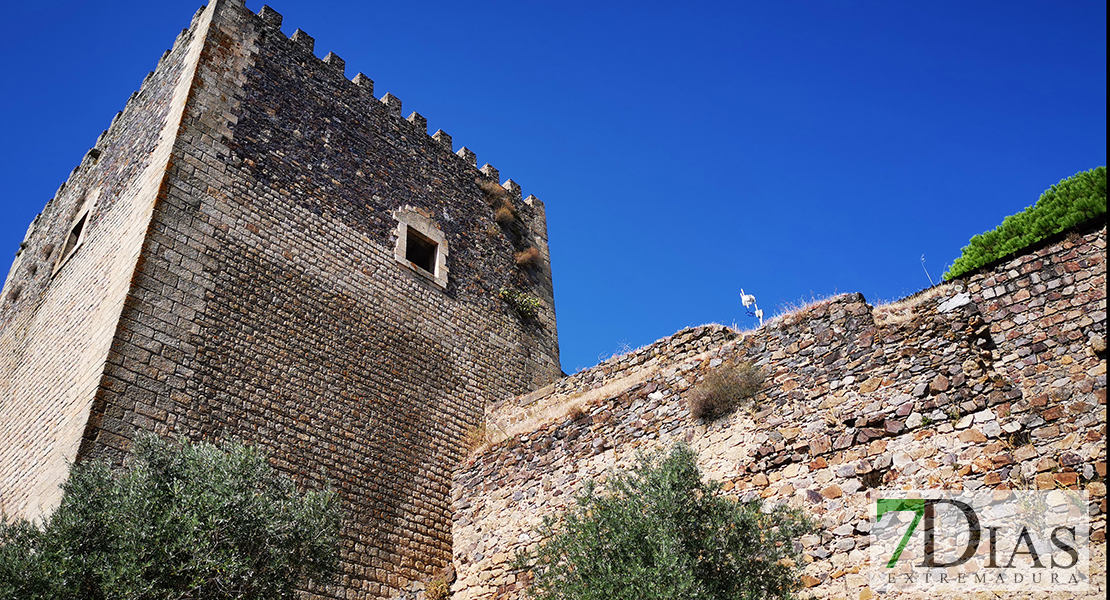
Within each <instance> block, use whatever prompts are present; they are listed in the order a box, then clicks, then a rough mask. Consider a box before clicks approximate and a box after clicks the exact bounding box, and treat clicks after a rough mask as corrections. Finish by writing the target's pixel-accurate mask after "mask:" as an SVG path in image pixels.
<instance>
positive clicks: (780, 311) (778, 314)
mask: <svg viewBox="0 0 1110 600" xmlns="http://www.w3.org/2000/svg"><path fill="white" fill-rule="evenodd" d="M846 295H847V294H832V295H831V296H817V295H816V294H813V293H812V292H810V295H809V300H806V299H805V298H798V299H797V300H793V301H788V302H784V303H782V304H779V305H778V307H777V308H776V311H775V316H773V317H771V318H770V320H769V321H768V323H772V322H775V321H781V320H782V319H783V318H785V317H790V316H793V317H799V316H802V315H804V314H805V313H807V312H809V311H811V310H813V309H815V308H817V307H818V306H821V305H824V304H828V303H830V302H832V301H833V300H836V299H837V298H840V297H841V296H846Z"/></svg>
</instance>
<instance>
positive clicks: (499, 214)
mask: <svg viewBox="0 0 1110 600" xmlns="http://www.w3.org/2000/svg"><path fill="white" fill-rule="evenodd" d="M493 220H494V221H497V222H498V223H499V224H501V225H508V224H509V223H512V222H513V221H515V220H516V211H514V210H513V207H511V206H509V205H508V203H506V204H502V205H501V207H500V208H498V209H497V210H496V211H494V213H493Z"/></svg>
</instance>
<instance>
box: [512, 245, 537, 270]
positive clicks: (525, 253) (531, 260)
mask: <svg viewBox="0 0 1110 600" xmlns="http://www.w3.org/2000/svg"><path fill="white" fill-rule="evenodd" d="M513 260H515V261H516V264H517V266H520V267H527V266H532V265H536V264H539V262H540V251H539V250H537V249H536V248H535V247H534V246H529V247H528V248H527V249H525V250H521V251H520V252H517V253H516V254H514V255H513Z"/></svg>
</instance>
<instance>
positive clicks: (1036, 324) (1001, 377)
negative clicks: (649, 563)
mask: <svg viewBox="0 0 1110 600" xmlns="http://www.w3.org/2000/svg"><path fill="white" fill-rule="evenodd" d="M1083 240H1084V243H1083V248H1084V253H1083V254H1082V257H1080V256H1079V255H1077V254H1069V253H1068V252H1065V251H1064V250H1063V249H1062V248H1061V246H1059V245H1057V246H1046V247H1045V248H1042V249H1039V250H1036V251H1035V253H1034V254H1033V255H1031V257H1030V258H1028V260H1033V259H1036V260H1038V261H1041V264H1042V265H1043V266H1042V267H1041V268H1040V270H1039V271H1036V272H1038V273H1041V277H1042V278H1041V281H1048V280H1060V279H1062V277H1064V275H1061V274H1060V273H1061V272H1062V273H1067V271H1060V272H1057V271H1056V269H1055V267H1056V266H1057V265H1059V264H1062V263H1069V262H1071V261H1077V260H1084V261H1087V262H1086V264H1087V265H1088V267H1087V268H1088V270H1089V274H1088V275H1087V276H1086V277H1085V279H1091V280H1093V283H1097V284H1098V286H1103V285H1104V283H1105V258H1104V249H1105V230H1104V229H1099V230H1095V231H1090V232H1087V233H1085V234H1084V237H1083ZM1022 260H1027V258H1023V259H1022ZM1031 272H1032V271H1031ZM1082 272H1083V273H1088V271H1086V270H1085V271H1082ZM1020 273H1021V272H1020V271H1019V275H1017V276H1016V277H1018V278H1021V277H1023V276H1027V275H1028V273H1027V274H1026V275H1021V274H1020ZM1012 277H1015V276H1014V275H1012V274H1011V272H1010V269H1001V270H998V271H988V272H983V273H979V274H975V275H973V276H970V277H969V278H968V279H966V280H965V281H963V282H962V285H964V286H965V287H966V289H967V293H968V294H969V295H970V298H971V301H970V302H967V303H965V304H962V305H961V306H957V307H954V308H953V309H952V310H950V311H949V312H946V313H941V312H939V311H938V310H937V309H938V306H937V305H938V303H939V301H940V299H941V298H943V296H944V295H945V294H944V293H943V290H941V292H940V293H938V294H937V295H935V296H924V295H923V297H919V298H916V299H910V300H907V301H904V302H905V304H904V305H901V306H900V305H897V304H896V305H894V306H892V307H889V308H888V307H883V309H872V308H871V307H869V306H868V305H866V304H865V303H863V301H862V298H859V297H858V296H843V297H840V298H837V299H834V300H831V301H828V302H826V303H823V304H822V305H820V306H817V307H813V308H811V309H810V310H809V311H807V312H803V313H800V314H795V315H788V316H786V317H783V318H781V319H778V320H776V321H774V322H772V323H771V324H769V325H768V326H766V327H763V328H761V329H759V330H756V331H752V332H745V333H744V335H743V336H742V337H741V338H739V339H724V338H722V337H719V334H718V333H717V332H716V331H715V330H714V329H712V328H703V329H700V330H693V331H683V332H680V333H679V334H676V336H675V337H674V338H668V339H664V340H660V341H659V342H656V343H655V344H653V345H652V346H650V348H651V349H652V350H651V355H650V361H651V365H650V372H648V373H645V374H642V375H639V376H637V377H629V375H628V374H629V373H630V372H632V369H635V368H636V366H638V365H644V364H646V360H645V358H644V357H643V356H642V355H641V356H636V357H633V356H629V357H627V359H625V358H618V359H611V360H610V361H607V362H606V363H603V364H602V365H599V366H598V367H596V368H595V369H588V370H586V371H583V372H581V373H578V374H576V375H574V377H573V380H574V382H573V383H574V385H575V386H580V387H583V388H584V389H589V390H594V392H593V393H596V396H595V397H593V398H592V399H591V400H590V402H589V403H588V404H587V406H585V407H583V409H584V410H587V411H588V412H590V413H592V414H602V413H611V414H612V415H613V417H612V418H611V419H610V420H608V421H607V422H606V424H605V425H604V426H603V427H599V428H590V427H588V426H586V427H583V426H581V425H578V424H577V422H576V421H573V420H569V419H559V418H553V419H549V420H547V421H541V422H539V423H537V424H536V426H535V427H534V428H533V430H532V432H530V433H527V434H523V436H518V437H516V438H514V440H515V441H514V440H506V441H505V442H503V443H501V444H499V445H495V446H493V447H491V448H489V449H488V450H486V451H484V452H481V453H478V454H476V455H474V456H472V457H471V458H470V459H469V460H468V461H467V463H466V464H465V465H464V466H463V468H462V469H460V470H459V471H458V472H457V473H456V474H455V487H454V489H455V494H456V498H457V502H461V501H464V500H465V501H468V502H470V503H471V506H472V508H466V509H463V508H460V507H462V506H463V504H457V505H456V508H457V514H456V519H457V520H456V521H455V528H454V532H453V535H454V540H455V564H456V567H457V568H458V570H459V573H460V583H458V584H456V586H454V588H453V589H454V590H455V591H456V598H463V599H465V598H483V599H485V598H495V597H496V598H503V597H504V598H521V597H522V596H520V595H519V594H517V593H515V592H514V593H508V594H505V593H504V592H503V591H498V590H496V589H491V588H488V587H475V586H474V585H473V584H472V583H467V582H475V581H478V579H479V578H480V576H479V574H480V573H482V572H484V571H486V570H488V569H490V568H491V566H489V565H487V564H486V563H484V562H483V561H482V560H481V559H479V558H478V557H479V556H487V555H489V553H490V552H492V551H493V550H494V549H497V551H499V552H504V551H505V548H518V547H520V544H518V543H517V542H516V541H515V540H516V539H517V537H518V536H519V535H520V532H523V531H530V530H531V529H532V528H533V527H534V526H535V525H537V524H538V523H539V519H540V518H541V516H542V515H544V514H554V513H557V512H558V511H559V510H561V509H563V508H565V507H566V506H567V504H568V502H570V501H571V498H572V497H573V494H572V493H570V492H571V489H565V490H560V493H559V494H558V495H556V494H554V493H553V492H546V491H543V490H542V488H541V487H540V486H539V484H538V483H536V482H538V481H541V480H543V479H544V478H549V479H553V480H557V481H568V482H574V483H573V486H577V485H579V484H580V483H581V482H582V481H584V480H586V479H587V478H590V477H598V476H601V475H603V474H604V473H605V472H606V471H607V470H608V469H610V468H612V467H613V466H621V465H628V464H630V461H631V459H632V457H633V456H634V454H635V448H642V447H644V446H647V447H653V446H665V445H667V444H669V443H672V442H673V441H677V440H684V441H686V442H688V443H689V444H690V445H691V446H692V447H693V448H694V450H695V451H696V452H698V454H699V456H700V462H701V465H702V468H703V470H704V471H705V472H706V473H707V475H708V476H709V477H710V478H712V479H715V480H718V481H721V482H722V483H723V484H724V487H725V489H727V490H728V492H727V493H729V494H731V495H735V496H737V497H739V498H754V497H760V498H763V499H764V500H765V501H766V502H768V503H771V504H786V505H789V506H794V507H797V508H800V509H802V510H804V511H806V512H807V513H808V514H810V515H811V516H812V517H813V518H815V520H817V521H819V522H821V523H823V524H824V526H825V527H826V529H825V535H826V536H830V537H827V538H826V541H825V542H824V543H823V544H822V543H819V541H818V540H819V539H820V538H818V537H817V536H814V538H813V539H810V540H808V541H806V540H803V546H804V547H805V553H806V561H807V566H806V570H805V573H806V577H809V578H810V579H807V580H806V581H807V582H808V585H809V587H808V588H806V591H805V594H808V595H809V596H810V597H816V598H840V597H845V595H847V596H846V597H857V596H859V597H870V596H869V594H871V592H870V590H869V588H867V586H866V580H865V579H862V578H860V579H858V580H856V579H852V580H851V581H849V569H848V568H854V569H856V573H859V569H861V568H865V567H866V555H865V552H866V550H865V549H864V550H863V552H864V554H861V547H862V546H864V545H866V543H867V534H866V531H864V530H863V529H859V528H858V527H857V526H856V523H858V522H859V519H860V516H861V515H866V514H867V510H868V506H867V494H866V492H867V491H868V489H871V488H877V489H883V488H896V489H903V488H931V489H937V488H942V489H943V488H947V489H960V488H963V489H979V488H983V487H993V488H999V489H1006V488H1015V487H1024V488H1030V487H1032V488H1039V489H1055V488H1057V487H1076V488H1080V487H1082V488H1083V489H1087V490H1088V491H1089V492H1090V493H1091V494H1092V498H1099V499H1100V500H1099V502H1102V500H1101V499H1102V498H1104V497H1105V489H1104V487H1100V484H1101V483H1102V481H1101V478H1103V477H1104V476H1105V470H1106V467H1105V455H1106V454H1105V453H1106V450H1105V445H1104V444H1103V443H1102V439H1103V436H1102V434H1101V431H1103V430H1104V428H1105V422H1106V413H1105V379H1104V378H1103V379H1097V376H1092V375H1089V373H1090V372H1097V371H1098V367H1099V366H1100V365H1101V364H1103V363H1104V361H1103V360H1102V359H1101V358H1100V357H1098V356H1094V355H1092V354H1090V353H1088V352H1087V346H1086V345H1085V343H1081V342H1083V340H1085V339H1086V336H1085V335H1084V336H1083V337H1081V338H1079V341H1078V342H1077V341H1075V340H1073V339H1072V338H1069V336H1068V333H1067V332H1069V331H1076V330H1077V329H1078V328H1088V329H1093V330H1094V331H1099V332H1101V331H1105V292H1104V291H1103V290H1102V287H1098V288H1096V287H1095V286H1094V285H1092V287H1091V288H1090V289H1089V295H1088V296H1087V297H1084V298H1083V299H1082V300H1081V303H1080V305H1081V306H1085V307H1087V309H1086V310H1076V309H1074V308H1073V307H1072V305H1071V299H1068V298H1066V297H1060V298H1058V299H1056V300H1051V299H1049V298H1048V297H1047V295H1046V294H1042V295H1040V296H1031V297H1030V298H1029V299H1027V300H1026V302H1025V303H1023V304H1022V306H1021V307H1020V308H1015V309H1014V310H1020V311H1021V314H1022V315H1024V318H1023V319H1015V318H1013V317H1014V312H1013V311H1012V310H1011V309H1010V308H1008V307H1012V306H1013V305H1014V303H1015V302H1017V301H1016V300H1013V294H1014V290H1018V289H1021V288H1020V287H1017V286H1015V287H1014V288H1013V289H1012V290H1011V289H1010V288H1009V287H1007V286H1006V285H1002V284H1000V283H999V282H1000V281H1003V280H1008V279H1010V278H1012ZM988 280H989V281H990V282H991V283H990V286H991V287H990V289H994V288H996V287H1000V288H1001V289H999V290H998V291H997V292H995V293H992V294H990V298H985V297H984V293H983V291H982V290H984V289H986V288H985V287H984V284H983V282H985V281H988ZM1042 298H1043V299H1044V302H1043V303H1041V302H1039V299H1042ZM1035 299H1037V302H1034V300H1035ZM1063 305H1066V307H1064V306H1063ZM987 307H990V310H987ZM1003 309H1005V310H1003ZM888 311H889V312H888ZM1088 313H1090V314H1096V315H1097V318H1092V319H1090V321H1089V323H1088V322H1087V321H1084V320H1083V318H1084V315H1085V314H1088ZM849 315H850V316H849ZM888 315H892V316H888ZM995 315H1002V316H1000V317H995ZM895 317H896V318H895ZM1080 322H1083V323H1088V324H1086V325H1078V323H1080ZM827 332H835V335H833V334H830V333H827ZM953 332H955V334H954V333H953ZM699 338H701V339H709V338H717V339H719V340H720V341H713V342H711V343H707V344H701V343H695V342H693V341H691V340H692V339H699ZM865 339H866V342H865V341H864V340H865ZM988 340H989V341H988ZM1035 343H1040V344H1043V345H1044V348H1043V349H1042V350H1040V352H1041V353H1042V354H1043V353H1052V356H1067V357H1069V358H1070V359H1071V362H1068V361H1062V360H1056V359H1054V360H1052V361H1043V362H1035V363H1027V362H1026V361H1025V360H1024V359H1022V358H1021V356H1022V354H1021V353H1020V352H1019V350H1022V349H1023V348H1028V347H1030V346H1032V345H1033V344H1035ZM865 344H866V347H867V348H868V349H869V350H868V351H867V352H866V353H863V354H859V355H858V356H856V358H854V359H853V360H852V361H842V359H843V357H845V356H851V355H852V350H851V349H850V348H852V347H861V346H865ZM995 344H997V346H995ZM691 345H694V346H695V347H696V349H695V350H693V353H692V352H691V351H689V350H685V348H688V347H690V346H691ZM984 348H995V350H989V349H987V350H985V349H984ZM671 353H673V355H671ZM698 353H700V354H698ZM1010 355H1013V356H1014V357H1015V358H1012V359H1009V358H1006V357H1008V356H1010ZM1029 355H1030V354H1028V353H1026V354H1025V356H1029ZM830 357H835V358H833V359H832V360H831V361H830ZM730 358H731V359H740V360H748V361H751V362H753V363H757V364H761V365H763V369H764V372H765V374H766V376H767V379H768V381H769V382H780V381H791V382H792V383H791V385H790V386H781V385H769V386H768V387H767V389H765V390H764V394H762V395H761V396H760V400H759V402H760V404H759V407H757V408H756V409H755V411H754V412H753V413H750V414H749V413H745V412H738V413H736V414H733V415H731V416H728V417H725V418H724V419H721V420H720V421H717V422H712V423H702V422H695V421H692V420H690V418H689V414H688V408H687V406H686V403H685V398H686V397H687V396H688V394H689V392H690V390H691V389H692V388H693V387H694V386H696V385H697V382H698V381H699V380H700V379H701V377H703V376H704V375H705V373H707V372H708V371H709V370H711V369H713V368H717V367H715V366H713V365H720V364H724V363H725V362H728V360H729V359H730ZM716 360H721V362H720V363H715V362H714V361H716ZM563 381H567V380H563ZM622 382H623V383H622ZM875 382H880V383H879V384H878V385H877V384H876V383H875ZM1061 382H1062V383H1061ZM560 383H561V382H560ZM834 384H835V385H834ZM572 387H573V386H572ZM784 387H789V388H790V389H784ZM648 389H650V390H651V392H650V393H658V392H662V395H661V396H659V397H658V405H656V403H655V402H654V401H652V402H651V404H649V398H648V397H647V396H648V393H647V392H645V390H648ZM867 390H870V391H867ZM560 393H561V394H563V396H564V397H566V396H570V395H573V392H572V391H571V390H564V391H561V392H560ZM552 399H553V400H554V395H553V396H552ZM543 402H544V400H542V399H539V400H536V401H535V404H537V405H540V404H543ZM1081 403H1082V404H1081ZM1084 405H1085V406H1088V407H1097V409H1095V410H1094V411H1091V410H1090V409H1087V410H1082V408H1081V407H1082V406H1084ZM504 406H505V407H509V405H508V404H505V405H504ZM649 406H650V408H649ZM1072 406H1075V407H1076V410H1078V412H1074V411H1073V410H1072V409H1071V407H1072ZM1055 407H1061V410H1053V408H1055ZM509 408H510V410H512V409H511V407H509ZM504 410H506V409H504V408H494V409H491V414H490V416H489V417H488V418H489V419H491V420H492V421H493V422H497V419H499V418H501V417H499V416H498V415H497V411H504ZM1045 412H1048V416H1050V417H1054V418H1053V419H1051V420H1050V419H1047V418H1045V417H1044V416H1043V415H1044V413H1045ZM649 413H650V415H651V416H650V418H649V417H648V416H647V415H648V414H649ZM1081 416H1082V417H1086V418H1083V420H1082V422H1080V419H1081V418H1082V417H1081ZM795 432H797V433H795ZM525 437H526V438H527V439H528V442H527V444H536V443H537V440H546V441H543V442H541V443H539V446H540V447H542V448H543V451H542V452H543V454H544V456H545V463H544V464H543V465H539V464H538V463H537V461H536V457H537V456H538V455H539V454H538V453H533V452H531V451H523V450H521V447H522V445H523V443H524V442H522V440H523V439H524V438H525ZM594 437H602V438H604V439H605V440H607V444H609V446H607V447H609V448H611V449H610V450H606V452H605V453H603V454H599V455H595V454H593V453H592V452H591V451H590V450H589V448H590V441H589V440H590V439H592V438H594ZM572 439H573V440H574V441H573V442H568V440H572ZM1041 459H1049V460H1050V461H1052V462H1050V463H1046V464H1055V465H1057V466H1058V467H1060V468H1058V469H1051V468H1050V469H1049V470H1046V471H1043V472H1040V473H1038V472H1037V468H1036V467H1037V461H1039V460H1041ZM1065 463H1066V465H1065ZM1061 469H1067V470H1061ZM1100 473H1101V474H1100ZM517 489H520V490H524V491H527V490H535V491H536V492H535V495H534V496H532V497H531V498H532V499H531V500H527V498H528V494H527V493H525V494H524V497H525V498H526V500H523V501H521V502H517V503H512V502H508V501H504V500H499V499H498V498H502V497H505V496H504V494H505V493H506V492H509V490H517ZM572 489H573V488H572ZM1097 494H1101V495H1097ZM511 495H512V494H511V493H510V494H509V496H511ZM477 499H483V504H482V506H481V508H477V507H478V504H477V503H476V502H475V501H476V500H477ZM1092 515H1093V523H1094V527H1095V531H1096V533H1098V532H1101V531H1102V530H1101V529H1100V527H1104V526H1105V525H1104V523H1105V507H1104V505H1103V504H1095V503H1092ZM463 523H465V525H464V524H463ZM841 541H842V542H843V543H842V544H841V543H840V542H841ZM530 543H531V542H530ZM861 557H863V558H861ZM853 561H857V562H853ZM1095 564H1102V565H1103V566H1102V569H1101V571H1100V573H1096V580H1097V581H1101V582H1103V583H1100V584H1099V585H1101V586H1104V585H1105V583H1104V582H1105V567H1104V564H1105V563H1104V559H1103V562H1102V563H1098V561H1097V560H1096V561H1095ZM846 567H848V568H846ZM833 574H835V576H834V575H833ZM853 577H860V576H859V575H853ZM834 582H835V584H834ZM845 583H850V585H849V586H848V587H847V588H845ZM1095 587H1096V588H1097V589H1098V591H1096V592H1095V593H1093V594H1092V596H1091V597H1101V594H1102V590H1104V589H1105V588H1104V587H1098V586H1095ZM499 594H501V595H499Z"/></svg>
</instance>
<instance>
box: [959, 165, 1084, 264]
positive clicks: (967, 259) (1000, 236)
mask: <svg viewBox="0 0 1110 600" xmlns="http://www.w3.org/2000/svg"><path fill="white" fill-rule="evenodd" d="M1105 212H1106V167H1104V166H1103V167H1096V168H1094V169H1091V170H1090V171H1081V172H1079V173H1076V174H1075V175H1072V176H1071V177H1068V178H1067V179H1064V180H1062V181H1061V182H1060V183H1057V184H1056V185H1054V186H1052V187H1051V188H1049V189H1048V190H1046V191H1045V193H1043V194H1041V198H1040V200H1037V203H1036V204H1034V205H1033V206H1030V207H1027V208H1026V209H1025V210H1024V211H1023V212H1019V213H1017V214H1016V215H1010V216H1008V217H1006V218H1005V219H1003V220H1002V224H1001V225H999V226H998V227H997V228H995V229H994V230H992V231H987V232H984V233H981V234H979V235H977V236H975V237H973V238H971V241H970V242H969V243H968V245H967V246H965V247H964V249H963V254H962V255H961V256H960V257H959V258H957V259H956V260H955V262H953V263H952V266H951V267H949V268H948V271H947V272H946V273H945V274H944V279H945V280H948V279H952V278H953V277H957V276H959V275H962V274H964V273H967V272H968V271H972V270H974V269H977V268H979V267H981V266H983V265H985V264H987V263H989V262H991V261H993V260H996V259H999V258H1002V257H1003V256H1006V255H1008V254H1010V253H1012V252H1016V251H1018V250H1021V249H1022V248H1024V247H1026V246H1028V245H1030V244H1033V243H1035V242H1037V241H1038V240H1041V239H1044V238H1046V237H1048V236H1050V235H1052V234H1054V233H1058V232H1060V231H1063V230H1065V229H1067V228H1068V227H1071V226H1072V225H1076V224H1078V223H1082V222H1083V221H1086V220H1087V219H1090V218H1092V217H1096V216H1098V215H1101V214H1103V213H1105Z"/></svg>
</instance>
